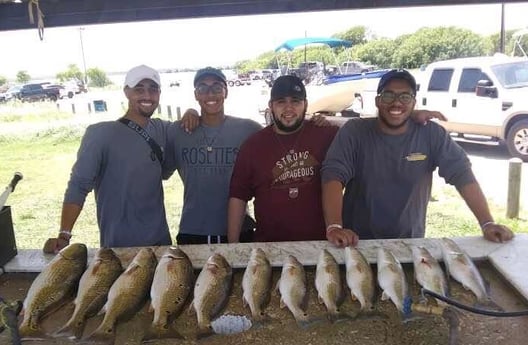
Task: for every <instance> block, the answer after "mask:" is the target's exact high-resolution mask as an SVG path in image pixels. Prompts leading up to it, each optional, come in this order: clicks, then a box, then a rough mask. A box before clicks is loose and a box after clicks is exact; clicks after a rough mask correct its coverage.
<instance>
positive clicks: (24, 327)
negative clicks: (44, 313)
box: [18, 322, 49, 340]
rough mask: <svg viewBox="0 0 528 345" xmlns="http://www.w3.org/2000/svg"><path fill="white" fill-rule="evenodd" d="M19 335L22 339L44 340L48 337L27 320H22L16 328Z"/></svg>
mask: <svg viewBox="0 0 528 345" xmlns="http://www.w3.org/2000/svg"><path fill="white" fill-rule="evenodd" d="M18 334H19V337H20V338H22V340H36V339H38V340H45V339H47V338H49V337H48V335H47V334H46V333H44V331H43V330H42V329H41V328H40V327H38V325H31V324H30V323H28V322H23V323H22V324H21V325H20V327H19V328H18Z"/></svg>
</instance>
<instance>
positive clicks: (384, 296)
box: [381, 291, 390, 301]
mask: <svg viewBox="0 0 528 345" xmlns="http://www.w3.org/2000/svg"><path fill="white" fill-rule="evenodd" d="M389 298H390V297H389V295H387V294H386V293H385V291H383V292H382V293H381V300H382V301H386V300H388V299H389Z"/></svg>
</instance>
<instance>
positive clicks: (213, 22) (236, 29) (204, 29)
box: [0, 2, 528, 80]
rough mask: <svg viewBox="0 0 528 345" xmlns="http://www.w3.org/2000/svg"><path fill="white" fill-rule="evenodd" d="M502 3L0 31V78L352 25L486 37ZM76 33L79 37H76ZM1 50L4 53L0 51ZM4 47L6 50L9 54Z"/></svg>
mask: <svg viewBox="0 0 528 345" xmlns="http://www.w3.org/2000/svg"><path fill="white" fill-rule="evenodd" d="M526 13H528V2H523V3H508V4H506V5H505V27H506V30H509V29H521V28H526V27H528V19H526ZM500 18H501V5H500V4H491V5H490V4H488V5H458V6H434V7H408V8H390V9H362V10H340V11H325V12H307V13H291V14H275V15H259V16H240V17H216V18H200V19H179V20H164V21H155V22H136V23H122V24H106V25H86V26H83V27H82V30H81V29H80V27H78V26H77V27H63V28H47V29H45V31H44V40H43V41H40V39H39V37H38V33H37V30H36V29H30V30H17V31H0V47H2V54H0V76H4V77H7V78H8V79H10V80H14V79H15V78H16V74H17V72H18V71H21V70H25V71H27V72H28V73H29V75H30V76H31V77H34V78H39V77H47V76H54V75H55V74H56V73H58V72H61V71H64V70H66V68H67V66H68V65H69V64H76V65H77V66H78V67H79V68H80V69H81V70H83V69H84V67H83V54H82V50H81V41H82V44H83V47H84V61H85V62H86V68H91V67H97V68H100V69H102V70H104V71H105V72H107V73H111V72H123V71H126V70H128V69H129V68H131V67H133V66H136V65H138V64H147V65H150V66H152V67H154V68H158V69H164V68H200V67H204V66H208V65H212V66H226V65H232V64H234V63H235V62H237V61H240V60H245V59H252V58H255V57H257V56H258V55H259V54H261V53H264V52H267V51H272V50H274V49H275V48H276V47H278V46H279V45H280V44H282V43H283V42H284V41H286V40H288V39H293V38H300V37H304V36H305V35H306V36H322V37H327V36H331V35H333V34H336V33H338V32H343V31H346V30H347V29H350V28H352V27H354V26H357V25H363V26H365V27H367V28H368V29H369V30H370V32H371V33H372V34H375V35H376V36H378V37H388V38H395V37H397V36H399V35H402V34H408V33H413V32H415V31H416V30H418V29H420V28H422V27H436V26H457V27H461V28H466V29H470V30H472V31H474V32H475V33H478V34H482V35H488V34H492V33H497V32H499V31H500ZM81 35H82V40H81ZM6 52H8V53H7V54H6ZM9 52H10V53H9Z"/></svg>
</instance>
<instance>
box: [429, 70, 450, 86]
mask: <svg viewBox="0 0 528 345" xmlns="http://www.w3.org/2000/svg"><path fill="white" fill-rule="evenodd" d="M452 76H453V69H452V68H439V69H435V70H434V71H433V74H432V75H431V80H429V87H428V88H427V90H428V91H448V90H449V85H450V84H451V77H452Z"/></svg>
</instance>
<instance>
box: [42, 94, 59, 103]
mask: <svg viewBox="0 0 528 345" xmlns="http://www.w3.org/2000/svg"><path fill="white" fill-rule="evenodd" d="M44 99H45V98H42V100H44ZM50 100H51V101H52V102H57V95H50Z"/></svg>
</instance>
